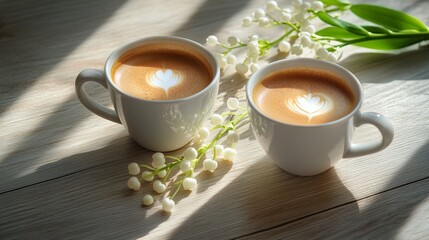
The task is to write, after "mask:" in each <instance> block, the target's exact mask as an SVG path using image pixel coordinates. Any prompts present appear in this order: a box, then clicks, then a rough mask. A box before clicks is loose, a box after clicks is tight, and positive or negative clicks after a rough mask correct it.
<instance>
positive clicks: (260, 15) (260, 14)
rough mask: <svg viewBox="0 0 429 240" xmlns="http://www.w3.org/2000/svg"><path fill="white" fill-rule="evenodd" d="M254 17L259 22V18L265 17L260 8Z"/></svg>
mask: <svg viewBox="0 0 429 240" xmlns="http://www.w3.org/2000/svg"><path fill="white" fill-rule="evenodd" d="M254 15H255V19H256V20H259V19H260V18H262V17H265V11H264V9H262V8H258V9H256V11H255V12H254Z"/></svg>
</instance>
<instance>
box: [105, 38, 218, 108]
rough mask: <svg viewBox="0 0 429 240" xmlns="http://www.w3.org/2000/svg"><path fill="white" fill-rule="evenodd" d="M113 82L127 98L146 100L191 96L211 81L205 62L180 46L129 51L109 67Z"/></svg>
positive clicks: (158, 46)
mask: <svg viewBox="0 0 429 240" xmlns="http://www.w3.org/2000/svg"><path fill="white" fill-rule="evenodd" d="M112 75H113V81H114V82H115V84H116V85H117V86H118V87H119V88H120V89H122V90H123V91H124V92H126V93H127V94H130V95H132V96H135V97H138V98H143V99H147V100H171V99H178V98H184V97H188V96H191V95H193V94H195V93H197V92H199V91H201V90H203V89H204V88H205V87H206V86H207V85H209V84H210V82H211V81H212V78H213V76H212V71H211V68H210V65H209V64H208V63H207V61H206V60H205V59H204V58H203V57H202V56H201V55H199V54H198V53H197V52H195V50H193V49H191V48H189V47H187V46H185V45H180V44H166V43H159V44H149V45H144V46H141V47H138V48H136V49H132V50H129V51H128V52H127V53H125V54H124V55H123V56H122V57H121V58H119V59H118V60H117V61H116V63H115V64H114V65H113V67H112Z"/></svg>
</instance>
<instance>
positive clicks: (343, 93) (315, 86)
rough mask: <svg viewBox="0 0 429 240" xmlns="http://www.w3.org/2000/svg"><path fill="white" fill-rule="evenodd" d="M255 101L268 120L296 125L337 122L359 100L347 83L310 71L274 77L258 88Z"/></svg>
mask: <svg viewBox="0 0 429 240" xmlns="http://www.w3.org/2000/svg"><path fill="white" fill-rule="evenodd" d="M253 100H254V102H255V103H256V105H257V106H258V108H259V109H260V110H261V111H262V112H263V113H264V114H266V115H268V116H269V117H271V118H273V119H276V120H278V121H282V122H286V123H291V124H297V125H316V124H321V123H326V122H330V121H334V120H336V119H339V118H341V117H343V116H345V115H347V114H348V113H349V112H351V111H352V110H353V108H354V107H355V105H356V96H355V94H354V93H353V91H352V90H351V89H350V87H348V86H347V85H346V83H345V80H343V79H341V78H339V77H337V76H336V75H334V74H332V73H329V72H326V71H322V70H315V69H307V68H294V69H287V70H281V71H278V72H275V73H272V74H271V75H269V76H267V77H266V78H264V79H263V80H262V81H261V82H260V83H258V84H257V85H256V86H255V88H254V90H253Z"/></svg>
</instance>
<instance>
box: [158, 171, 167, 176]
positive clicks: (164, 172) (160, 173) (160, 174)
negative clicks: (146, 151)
mask: <svg viewBox="0 0 429 240" xmlns="http://www.w3.org/2000/svg"><path fill="white" fill-rule="evenodd" d="M157 175H158V177H159V178H163V177H165V175H167V171H166V170H162V171H159V172H158V174H157Z"/></svg>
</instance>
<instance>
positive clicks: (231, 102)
mask: <svg viewBox="0 0 429 240" xmlns="http://www.w3.org/2000/svg"><path fill="white" fill-rule="evenodd" d="M226 106H227V107H228V108H229V109H230V110H237V109H238V107H239V106H240V101H239V100H238V98H228V100H226Z"/></svg>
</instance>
